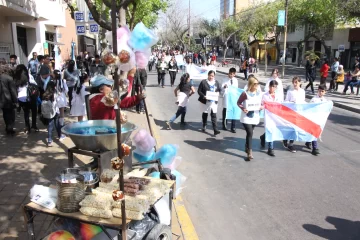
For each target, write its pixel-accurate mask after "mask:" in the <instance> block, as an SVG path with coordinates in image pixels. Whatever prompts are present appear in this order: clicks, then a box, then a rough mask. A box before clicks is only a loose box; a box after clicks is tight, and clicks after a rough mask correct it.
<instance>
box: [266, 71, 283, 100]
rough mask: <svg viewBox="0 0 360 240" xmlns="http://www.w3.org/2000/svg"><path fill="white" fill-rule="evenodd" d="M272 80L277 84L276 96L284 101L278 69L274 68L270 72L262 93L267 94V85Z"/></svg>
mask: <svg viewBox="0 0 360 240" xmlns="http://www.w3.org/2000/svg"><path fill="white" fill-rule="evenodd" d="M273 80H275V81H276V82H277V88H276V96H277V97H278V98H279V99H281V100H282V101H283V100H284V87H283V84H282V81H281V79H280V78H279V69H277V68H274V69H273V70H272V72H271V78H270V79H269V80H268V81H267V83H266V85H265V89H264V92H266V93H267V92H269V90H270V89H269V83H270V82H271V81H273Z"/></svg>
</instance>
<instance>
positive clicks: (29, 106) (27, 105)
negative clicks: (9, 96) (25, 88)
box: [19, 102, 37, 129]
mask: <svg viewBox="0 0 360 240" xmlns="http://www.w3.org/2000/svg"><path fill="white" fill-rule="evenodd" d="M19 103H20V107H21V108H22V109H23V111H24V120H25V126H26V128H27V129H30V111H31V127H32V128H37V124H36V117H37V105H36V102H19Z"/></svg>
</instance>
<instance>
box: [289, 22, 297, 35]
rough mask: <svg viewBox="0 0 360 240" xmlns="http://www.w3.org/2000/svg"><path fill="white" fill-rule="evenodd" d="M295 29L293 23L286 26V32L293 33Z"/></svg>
mask: <svg viewBox="0 0 360 240" xmlns="http://www.w3.org/2000/svg"><path fill="white" fill-rule="evenodd" d="M295 30H296V26H295V24H289V26H288V33H293V32H295Z"/></svg>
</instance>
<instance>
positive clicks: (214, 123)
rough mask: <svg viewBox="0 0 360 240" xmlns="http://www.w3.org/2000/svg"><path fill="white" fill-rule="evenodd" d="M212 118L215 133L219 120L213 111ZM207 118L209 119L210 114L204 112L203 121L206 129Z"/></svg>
mask: <svg viewBox="0 0 360 240" xmlns="http://www.w3.org/2000/svg"><path fill="white" fill-rule="evenodd" d="M210 116H211V123H212V126H213V129H214V131H217V130H218V128H217V118H216V113H213V111H212V110H211V113H210ZM207 118H208V113H205V112H203V113H202V121H203V127H205V126H206V125H207Z"/></svg>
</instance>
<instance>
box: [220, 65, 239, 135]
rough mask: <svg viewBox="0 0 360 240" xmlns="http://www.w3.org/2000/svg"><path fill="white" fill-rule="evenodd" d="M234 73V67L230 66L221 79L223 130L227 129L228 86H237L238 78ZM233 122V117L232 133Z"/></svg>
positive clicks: (232, 122) (233, 120)
mask: <svg viewBox="0 0 360 240" xmlns="http://www.w3.org/2000/svg"><path fill="white" fill-rule="evenodd" d="M235 74H236V69H235V68H230V69H229V74H228V76H227V77H226V78H225V79H224V81H223V83H222V85H221V88H222V89H223V93H222V94H223V97H224V101H223V111H222V125H223V130H228V129H227V121H226V111H227V97H228V87H229V86H234V87H238V86H239V83H238V80H237V79H236V78H235ZM235 122H236V120H235V119H231V132H232V133H236V130H235Z"/></svg>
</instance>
